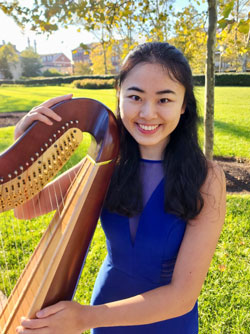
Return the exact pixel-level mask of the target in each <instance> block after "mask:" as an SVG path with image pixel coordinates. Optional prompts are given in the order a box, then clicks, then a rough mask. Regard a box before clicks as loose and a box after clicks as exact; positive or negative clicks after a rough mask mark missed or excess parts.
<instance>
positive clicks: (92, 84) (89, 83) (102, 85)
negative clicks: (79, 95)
mask: <svg viewBox="0 0 250 334" xmlns="http://www.w3.org/2000/svg"><path fill="white" fill-rule="evenodd" d="M72 85H73V86H74V87H75V88H84V89H106V88H114V87H115V79H108V80H107V79H83V80H75V81H73V83H72Z"/></svg>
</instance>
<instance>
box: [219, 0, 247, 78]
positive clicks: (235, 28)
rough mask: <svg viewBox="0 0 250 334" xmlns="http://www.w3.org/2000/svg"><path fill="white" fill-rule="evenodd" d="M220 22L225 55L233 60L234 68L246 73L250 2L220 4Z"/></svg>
mask: <svg viewBox="0 0 250 334" xmlns="http://www.w3.org/2000/svg"><path fill="white" fill-rule="evenodd" d="M219 13H220V15H221V18H220V20H219V21H218V23H219V26H220V28H221V29H222V31H221V33H220V34H219V43H220V45H221V46H222V47H223V49H224V55H225V56H226V57H227V58H229V59H230V58H231V59H230V62H231V63H232V67H233V68H234V69H235V70H236V71H237V70H242V71H243V72H245V71H246V70H247V58H248V55H249V52H250V1H249V0H232V1H229V2H228V1H225V0H220V2H219Z"/></svg>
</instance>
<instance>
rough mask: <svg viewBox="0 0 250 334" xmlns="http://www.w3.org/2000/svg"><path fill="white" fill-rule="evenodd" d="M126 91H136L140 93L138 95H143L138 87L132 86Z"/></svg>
mask: <svg viewBox="0 0 250 334" xmlns="http://www.w3.org/2000/svg"><path fill="white" fill-rule="evenodd" d="M127 90H136V91H137V92H140V93H145V91H144V90H143V89H141V88H139V87H136V86H132V87H129V88H127Z"/></svg>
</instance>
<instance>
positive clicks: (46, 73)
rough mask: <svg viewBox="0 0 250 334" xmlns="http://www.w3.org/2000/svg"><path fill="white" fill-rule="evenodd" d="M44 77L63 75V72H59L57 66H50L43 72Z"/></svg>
mask: <svg viewBox="0 0 250 334" xmlns="http://www.w3.org/2000/svg"><path fill="white" fill-rule="evenodd" d="M43 76H44V77H61V76H63V74H62V73H60V72H58V71H57V70H56V69H55V68H50V69H48V70H46V71H44V72H43Z"/></svg>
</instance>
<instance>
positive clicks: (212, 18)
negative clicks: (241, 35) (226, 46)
mask: <svg viewBox="0 0 250 334" xmlns="http://www.w3.org/2000/svg"><path fill="white" fill-rule="evenodd" d="M207 2H208V37H207V57H206V75H205V113H204V132H205V137H204V153H205V156H206V158H207V159H209V160H212V159H213V143H214V81H215V79H214V72H215V71H214V53H215V41H216V27H217V0H207Z"/></svg>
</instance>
